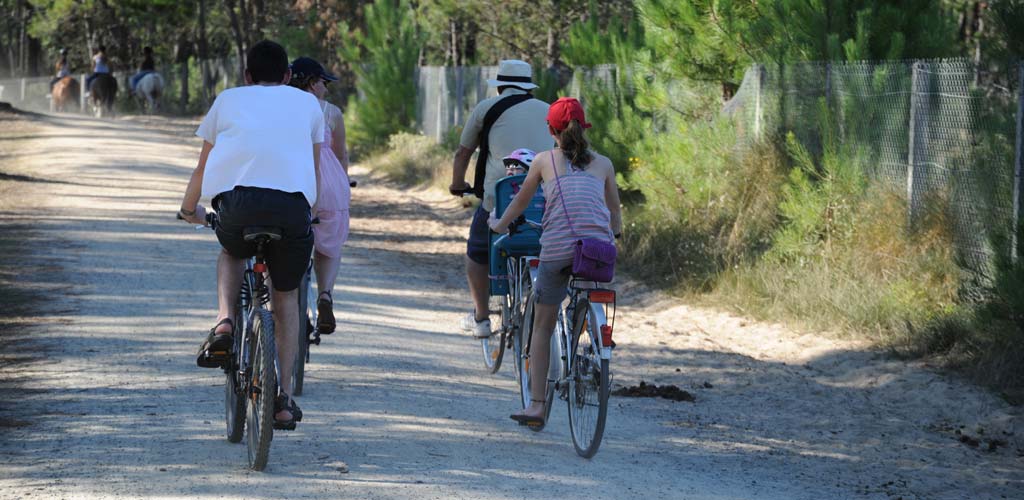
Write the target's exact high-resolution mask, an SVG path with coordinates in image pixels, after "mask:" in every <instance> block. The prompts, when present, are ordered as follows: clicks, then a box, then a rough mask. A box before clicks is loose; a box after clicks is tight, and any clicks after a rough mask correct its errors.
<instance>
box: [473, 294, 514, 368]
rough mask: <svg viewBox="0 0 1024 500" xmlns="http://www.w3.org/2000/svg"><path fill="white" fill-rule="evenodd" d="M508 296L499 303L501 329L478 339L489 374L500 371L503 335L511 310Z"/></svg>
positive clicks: (503, 351) (503, 344)
mask: <svg viewBox="0 0 1024 500" xmlns="http://www.w3.org/2000/svg"><path fill="white" fill-rule="evenodd" d="M508 300H509V296H508V295H504V296H503V298H502V301H501V328H499V332H498V333H495V334H492V335H491V336H490V337H485V338H482V339H480V349H481V350H482V351H483V355H484V367H485V368H487V371H488V372H490V373H498V370H500V369H501V360H502V359H503V358H504V357H505V335H507V332H508V330H507V328H506V327H507V325H508V324H509V320H510V315H511V314H512V309H511V307H509V304H508Z"/></svg>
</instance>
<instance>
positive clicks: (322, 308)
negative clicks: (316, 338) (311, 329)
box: [316, 292, 337, 335]
mask: <svg viewBox="0 0 1024 500" xmlns="http://www.w3.org/2000/svg"><path fill="white" fill-rule="evenodd" d="M324 295H326V296H327V298H324ZM335 328H337V323H336V322H335V320H334V299H332V298H331V292H320V297H319V298H317V301H316V329H317V331H318V332H320V334H321V335H330V334H332V333H334V329H335Z"/></svg>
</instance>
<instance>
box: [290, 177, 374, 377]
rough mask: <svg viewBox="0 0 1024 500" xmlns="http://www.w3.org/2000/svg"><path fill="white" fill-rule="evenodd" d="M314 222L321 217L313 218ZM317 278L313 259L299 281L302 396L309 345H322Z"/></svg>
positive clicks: (296, 371)
mask: <svg viewBox="0 0 1024 500" xmlns="http://www.w3.org/2000/svg"><path fill="white" fill-rule="evenodd" d="M348 185H349V187H356V186H357V185H358V182H357V181H352V180H350V181H349V183H348ZM312 223H313V224H319V223H320V219H318V218H313V221H312ZM315 283H316V279H315V277H314V274H313V259H312V257H311V258H310V260H309V264H308V265H306V272H305V273H303V275H302V280H301V281H300V282H299V293H298V294H297V295H298V300H299V330H298V332H299V349H298V350H297V351H296V352H295V364H293V365H292V387H291V392H289V393H288V394H291V395H292V396H301V395H302V388H303V383H304V382H305V379H306V363H308V362H309V346H311V345H320V331H319V330H318V329H317V328H316V316H317V311H316V299H317V295H316V291H315Z"/></svg>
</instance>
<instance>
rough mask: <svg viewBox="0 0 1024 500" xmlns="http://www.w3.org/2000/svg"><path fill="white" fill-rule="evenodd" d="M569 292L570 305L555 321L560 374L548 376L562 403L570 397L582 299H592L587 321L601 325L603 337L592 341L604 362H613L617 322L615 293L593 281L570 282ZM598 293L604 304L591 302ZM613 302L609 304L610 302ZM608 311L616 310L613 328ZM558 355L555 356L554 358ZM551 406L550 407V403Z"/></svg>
mask: <svg viewBox="0 0 1024 500" xmlns="http://www.w3.org/2000/svg"><path fill="white" fill-rule="evenodd" d="M566 291H567V292H568V294H569V301H568V302H565V303H564V305H563V306H562V307H560V308H559V309H558V319H557V320H556V321H555V331H554V332H553V335H554V336H555V337H557V339H558V342H557V348H558V353H557V355H558V358H559V361H560V362H559V363H558V373H557V374H551V373H549V374H548V383H554V384H555V390H556V391H558V395H559V398H560V399H563V400H564V399H566V398H567V397H568V395H567V390H568V385H567V384H566V377H568V376H569V364H570V363H571V362H572V360H570V359H569V353H571V352H573V351H572V348H573V347H574V346H573V345H572V340H573V339H572V333H573V326H574V325H573V324H572V321H573V318H575V317H576V307H578V304H579V303H580V298H582V297H584V296H586V298H587V299H588V301H587V307H588V308H589V311H588V312H589V314H588V316H587V319H586V321H593V322H594V323H595V324H597V325H598V327H597V331H598V332H600V335H594V336H593V337H594V338H593V339H592V341H593V343H594V345H596V346H598V348H599V353H600V356H601V359H607V360H609V362H610V361H611V359H612V346H611V344H612V342H611V340H612V329H613V325H614V318H615V313H614V309H615V292H614V291H612V290H608V289H604V288H599V284H598V283H595V282H593V281H584V280H578V279H576V278H573V279H571V280H570V281H569V285H568V286H567V287H566ZM595 292H598V293H600V294H601V295H600V296H595V299H597V300H600V301H599V302H594V301H591V300H590V297H591V296H592V295H593V294H594V293H595ZM609 298H610V299H611V301H610V302H608V301H607V300H608V299H609ZM608 309H611V310H612V314H611V317H612V324H609V323H608V316H609V315H608ZM585 330H586V331H584V332H580V335H589V334H590V331H591V329H589V328H587V329H585ZM554 355H555V353H552V356H554ZM549 404H550V403H549Z"/></svg>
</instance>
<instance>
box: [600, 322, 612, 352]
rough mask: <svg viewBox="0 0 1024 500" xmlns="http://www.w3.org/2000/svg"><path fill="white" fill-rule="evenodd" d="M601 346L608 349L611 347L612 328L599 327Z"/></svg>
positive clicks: (606, 326)
mask: <svg viewBox="0 0 1024 500" xmlns="http://www.w3.org/2000/svg"><path fill="white" fill-rule="evenodd" d="M601 345H603V346H605V347H609V346H611V345H612V327H610V326H608V325H601Z"/></svg>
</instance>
